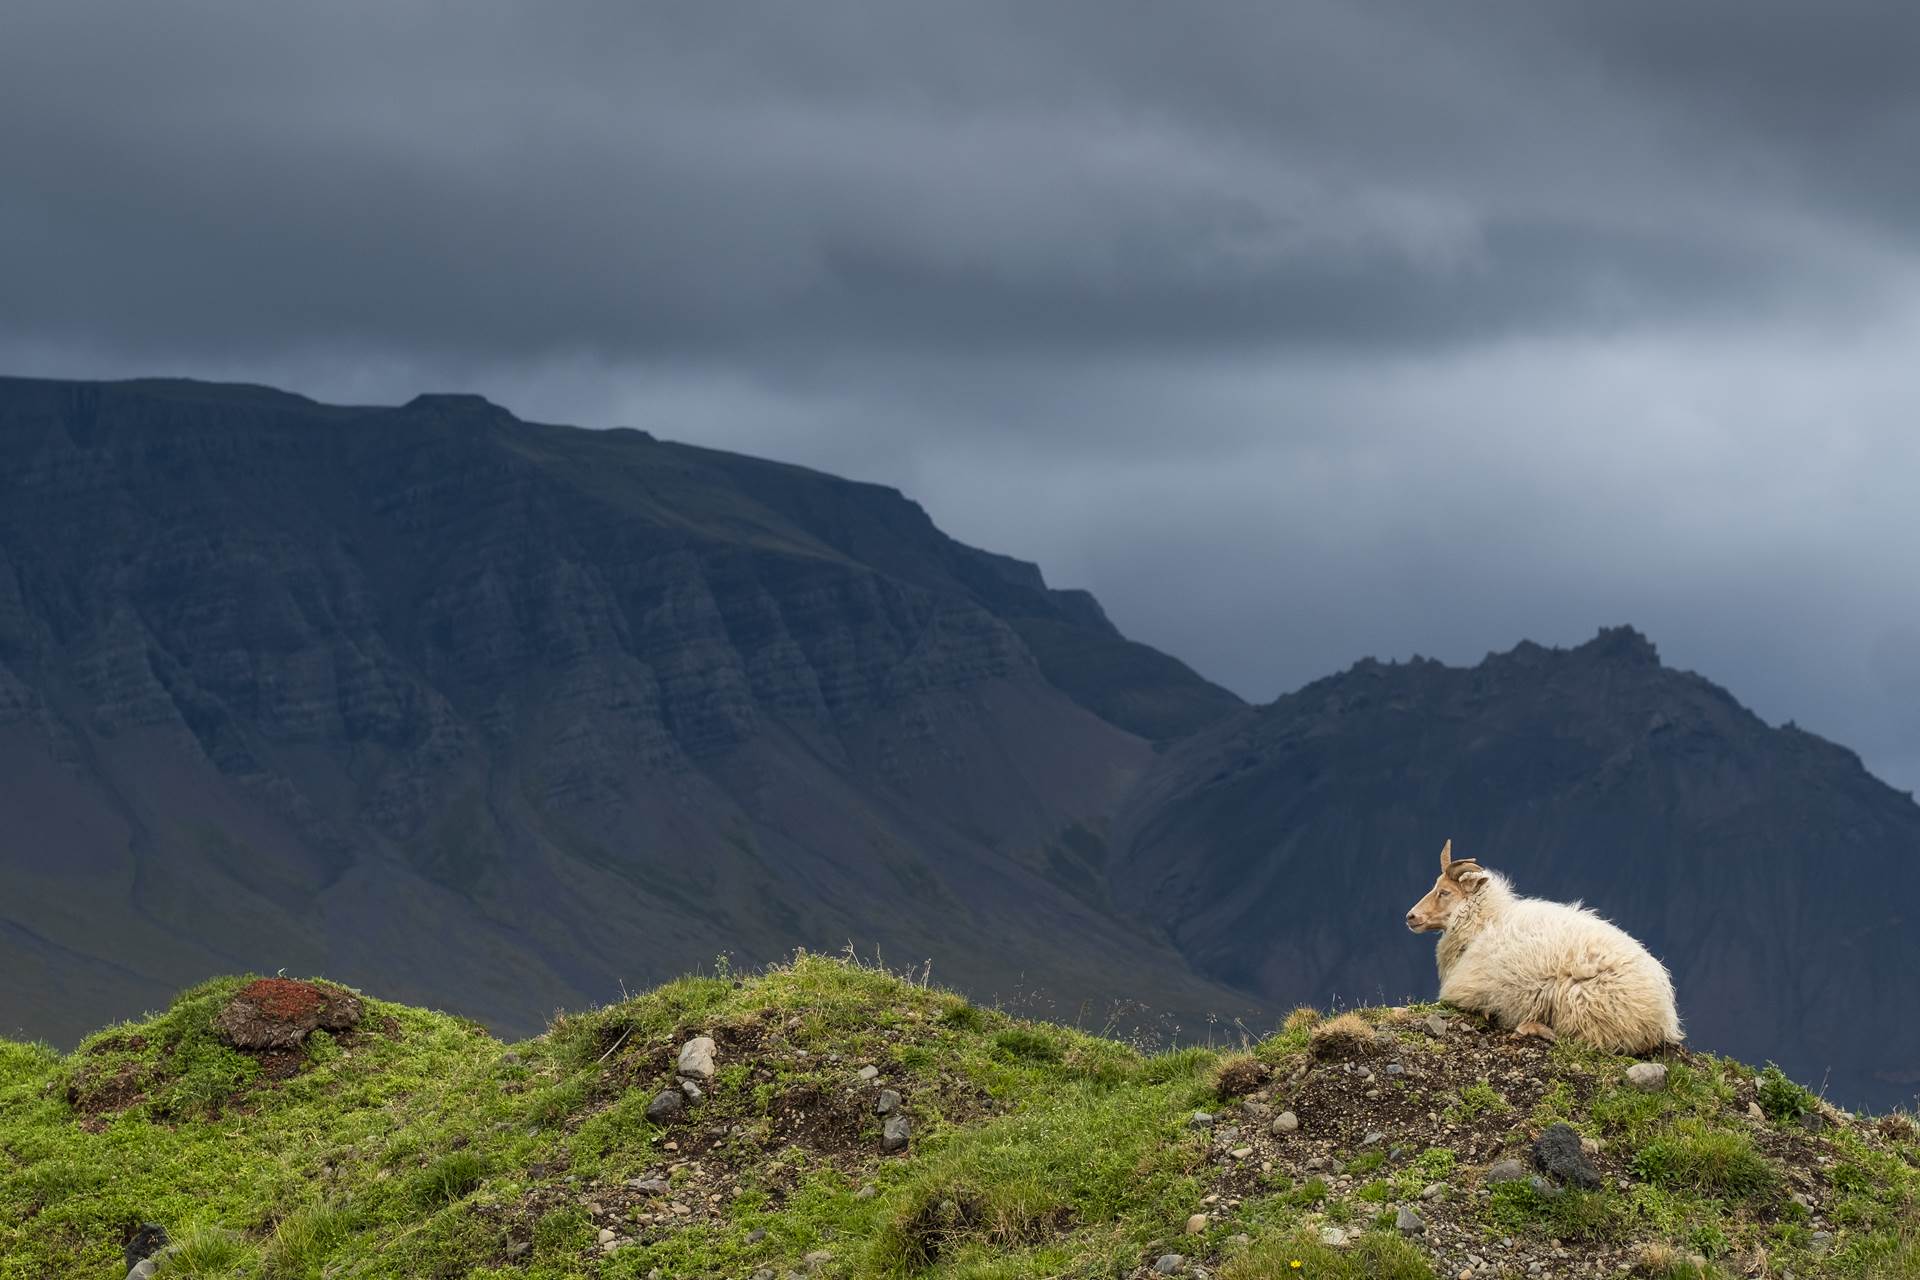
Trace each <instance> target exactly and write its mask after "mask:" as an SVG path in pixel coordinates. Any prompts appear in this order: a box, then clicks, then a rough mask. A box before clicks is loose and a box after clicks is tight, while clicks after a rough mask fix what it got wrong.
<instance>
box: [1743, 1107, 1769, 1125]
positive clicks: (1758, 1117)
mask: <svg viewBox="0 0 1920 1280" xmlns="http://www.w3.org/2000/svg"><path fill="white" fill-rule="evenodd" d="M1747 1119H1749V1120H1752V1121H1754V1122H1755V1123H1756V1124H1765V1123H1766V1122H1767V1113H1766V1112H1764V1111H1762V1110H1761V1109H1760V1104H1759V1103H1757V1102H1749V1103H1748V1104H1747Z"/></svg>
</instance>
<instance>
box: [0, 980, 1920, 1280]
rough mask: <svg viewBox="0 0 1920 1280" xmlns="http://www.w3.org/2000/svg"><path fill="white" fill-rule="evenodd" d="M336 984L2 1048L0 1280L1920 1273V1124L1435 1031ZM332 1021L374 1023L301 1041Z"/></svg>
mask: <svg viewBox="0 0 1920 1280" xmlns="http://www.w3.org/2000/svg"><path fill="white" fill-rule="evenodd" d="M319 991H320V993H321V994H320V995H319V996H314V995H313V989H312V988H308V987H306V986H305V984H295V983H288V982H282V981H279V980H264V981H250V980H248V979H244V978H225V979H219V980H216V981H213V982H209V983H206V984H204V985H202V986H199V987H196V988H194V989H193V990H191V991H188V992H186V993H184V994H183V995H181V996H180V997H179V998H178V999H177V1000H176V1001H175V1002H174V1003H173V1004H172V1006H171V1007H170V1008H169V1009H168V1010H167V1011H166V1012H165V1013H163V1014H160V1015H159V1016H157V1017H153V1018H150V1019H148V1020H146V1021H142V1022H135V1023H128V1024H125V1025H122V1026H118V1027H114V1028H111V1029H109V1030H106V1031H102V1032H100V1033H98V1034H96V1035H94V1036H92V1037H91V1038H89V1039H88V1040H87V1041H86V1042H85V1043H84V1044H82V1045H81V1047H80V1048H79V1049H78V1050H77V1051H76V1052H74V1053H72V1054H71V1055H67V1056H61V1055H59V1054H57V1053H55V1052H54V1051H52V1050H50V1049H48V1048H46V1047H44V1046H39V1045H31V1044H18V1043H12V1042H5V1041H0V1280H41V1278H42V1277H63V1278H64V1277H102V1278H103V1280H104V1278H105V1277H114V1280H118V1278H119V1277H121V1276H123V1275H125V1274H126V1271H127V1269H128V1266H129V1261H128V1259H127V1258H126V1257H125V1256H123V1252H122V1245H123V1241H124V1240H125V1238H126V1234H127V1231H128V1228H130V1227H131V1226H132V1225H134V1224H136V1223H140V1222H149V1223H155V1224H159V1225H160V1226H163V1227H164V1228H165V1229H166V1231H167V1232H168V1233H169V1235H170V1237H171V1239H172V1241H173V1244H172V1246H171V1247H170V1248H169V1249H167V1250H165V1251H163V1252H162V1253H161V1254H160V1255H159V1256H158V1258H157V1260H155V1262H154V1264H153V1266H152V1267H151V1269H152V1270H153V1271H154V1272H156V1273H157V1275H158V1276H161V1277H182V1278H184V1277H193V1278H196V1280H213V1278H215V1277H223V1278H236V1280H237V1278H239V1277H259V1278H261V1280H295V1278H304V1280H321V1278H323V1277H325V1278H329V1280H346V1278H348V1277H368V1278H371V1277H448V1278H451V1277H470V1276H503V1277H515V1278H516V1280H520V1278H524V1280H562V1278H571V1277H608V1278H620V1280H626V1278H637V1277H653V1276H657V1277H663V1278H664V1277H691V1276H715V1277H738V1278H740V1280H748V1278H749V1277H755V1276H758V1277H759V1278H760V1280H781V1278H782V1277H787V1276H790V1275H801V1276H812V1277H821V1278H822V1280H826V1278H830V1277H904V1276H923V1275H924V1276H951V1277H960V1276H965V1277H1015V1276H1021V1277H1025V1276H1032V1277H1040V1276H1143V1277H1144V1276H1157V1275H1184V1276H1189V1277H1193V1278H1194V1280H1207V1278H1208V1277H1212V1278H1213V1280H1253V1278H1255V1277H1265V1276H1292V1275H1304V1276H1321V1277H1326V1276H1351V1277H1361V1276H1367V1277H1375V1276H1386V1277H1406V1278H1410V1280H1411V1278H1415V1277H1429V1276H1442V1277H1456V1276H1460V1275H1463V1274H1470V1275H1472V1276H1476V1277H1492V1276H1527V1275H1546V1276H1561V1275H1567V1276H1620V1275H1655V1276H1687V1275H1726V1276H1738V1275H1766V1276H1787V1275H1793V1276H1798V1277H1808V1276H1874V1277H1882V1276H1893V1277H1904V1276H1920V1134H1917V1133H1916V1130H1915V1127H1914V1125H1913V1123H1912V1121H1911V1118H1910V1117H1907V1116H1903V1115H1891V1116H1885V1117H1879V1118H1872V1117H1864V1116H1851V1115H1847V1114H1845V1113H1842V1112H1839V1111H1837V1110H1835V1109H1833V1108H1831V1107H1829V1106H1826V1105H1825V1104H1824V1103H1822V1102H1820V1101H1819V1100H1818V1099H1816V1098H1815V1097H1813V1096H1812V1095H1811V1094H1809V1093H1807V1092H1806V1091H1805V1090H1804V1089H1801V1088H1800V1087H1799V1086H1797V1085H1794V1084H1793V1083H1791V1082H1790V1081H1788V1080H1787V1079H1785V1078H1784V1077H1782V1076H1780V1075H1779V1074H1778V1073H1777V1072H1769V1071H1762V1072H1756V1071H1755V1070H1754V1069H1753V1068H1751V1067H1748V1066H1744V1065H1741V1064H1739V1063H1736V1062H1732V1061H1729V1060H1725V1059H1720V1058H1715V1057H1711V1056H1708V1055H1704V1054H1695V1053H1691V1052H1679V1053H1675V1054H1672V1055H1671V1056H1669V1057H1666V1058H1664V1059H1662V1060H1659V1062H1658V1066H1660V1067H1664V1068H1665V1071H1664V1078H1663V1079H1658V1080H1655V1079H1649V1078H1647V1077H1658V1076H1660V1075H1661V1072H1660V1071H1659V1070H1657V1069H1656V1070H1642V1071H1640V1072H1637V1073H1636V1075H1637V1076H1639V1077H1641V1078H1640V1079H1638V1080H1635V1081H1630V1080H1629V1079H1628V1077H1627V1071H1628V1068H1630V1067H1632V1066H1633V1065H1634V1063H1633V1062H1632V1060H1629V1059H1620V1058H1614V1057H1610V1056H1606V1055H1601V1054H1597V1053H1594V1052H1592V1051H1588V1050H1584V1049H1582V1048H1581V1047H1580V1046H1577V1045H1572V1044H1566V1043H1562V1044H1558V1045H1553V1046H1546V1045H1542V1044H1540V1043H1537V1042H1533V1041H1516V1040H1513V1039H1511V1038H1509V1037H1507V1036H1504V1035H1501V1034H1498V1033H1495V1032H1493V1031H1491V1030H1489V1029H1488V1028H1486V1027H1485V1026H1484V1025H1483V1024H1481V1023H1480V1022H1479V1021H1478V1020H1476V1019H1474V1018H1472V1017H1469V1016H1466V1015H1462V1014H1460V1013H1458V1012H1456V1011H1453V1010H1449V1009H1444V1008H1440V1007H1438V1006H1422V1007H1414V1008H1382V1009H1364V1010H1359V1011H1356V1012H1354V1013H1352V1014H1348V1015H1342V1016H1340V1017H1338V1018H1333V1019H1330V1020H1323V1019H1322V1018H1321V1017H1320V1016H1319V1015H1317V1014H1313V1013H1311V1012H1308V1011H1302V1012H1299V1013H1296V1014H1295V1015H1294V1016H1292V1017H1290V1018H1289V1019H1288V1020H1287V1022H1286V1024H1285V1026H1284V1028H1282V1029H1281V1030H1279V1031H1277V1032H1276V1033H1275V1034H1273V1035H1271V1036H1269V1037H1267V1038H1265V1039H1262V1040H1259V1041H1257V1042H1249V1043H1244V1044H1238V1043H1237V1044H1236V1045H1234V1046H1232V1047H1215V1048H1184V1049H1179V1050H1175V1051H1171V1052H1161V1053H1144V1052H1141V1051H1139V1050H1137V1049H1136V1048H1134V1047H1131V1046H1129V1045H1127V1044H1123V1043H1119V1042H1117V1041H1114V1040H1110V1039H1103V1038H1100V1037H1098V1036H1094V1035H1088V1034H1084V1033H1082V1032H1079V1031H1075V1030H1070V1029H1066V1028H1062V1027H1059V1026H1054V1025H1050V1024H1046V1023H1035V1022H1028V1021H1022V1020H1019V1019H1016V1018H1012V1017H1009V1016H1007V1015H1005V1014H1003V1013H1001V1012H998V1011H995V1010H991V1009H983V1008H979V1007H977V1006H975V1005H972V1004H969V1003H968V1002H966V1001H965V1000H963V999H962V998H960V997H958V996H956V995H954V994H952V993H950V992H946V991H943V990H939V989H937V988H933V987H930V986H926V985H922V984H919V983H916V982H914V981H912V980H910V979H908V978H904V977H901V976H898V975H894V974H889V973H887V972H884V971H881V970H878V969H874V968H869V967H864V966H861V965H859V964H855V963H850V962H847V961H842V960H830V959H824V958H820V957H816V956H807V955H802V956H800V957H798V958H797V959H796V960H795V961H794V962H792V963H791V964H787V965H784V966H780V967H776V968H772V969H769V970H767V971H764V972H760V973H756V974H752V975H733V974H730V973H727V972H726V971H725V970H724V967H723V969H722V971H721V972H720V973H718V974H717V975H712V976H700V977H690V978H685V979H682V980H680V981H677V982H673V983H670V984H668V985H666V986H663V987H660V988H658V989H657V990H654V991H651V992H648V993H646V994H644V995H640V996H636V997H634V998H632V999H630V1000H626V1001H623V1002H621V1003H618V1004H614V1005H609V1006H607V1007H604V1008H601V1009H597V1010H594V1011H592V1012H590V1013H584V1014H573V1015H564V1016H561V1017H559V1018H558V1019H557V1020H556V1021H555V1022H554V1023H553V1024H552V1026H551V1027H550V1028H549V1030H548V1031H547V1032H546V1033H545V1034H543V1035H541V1036H538V1037H536V1038H534V1039H532V1040H529V1041H527V1042H524V1043H521V1044H505V1043H502V1042H500V1041H498V1040H495V1039H494V1038H492V1037H491V1036H489V1035H488V1034H487V1033H486V1032H485V1031H484V1030H483V1029H482V1028H480V1027H479V1026H477V1025H476V1024H473V1023H471V1022H467V1021H464V1020H461V1019H457V1018H452V1017H448V1016H445V1015H442V1014H438V1013H432V1012H428V1011H425V1010H421V1009H415V1008H409V1007H406V1006H403V1005H398V1004H390V1003H387V1002H384V1001H381V1000H378V999H373V998H370V997H364V996H362V997H359V998H358V999H357V1000H355V999H353V998H351V997H350V996H349V995H348V994H347V993H345V992H344V991H341V990H340V989H338V988H333V987H331V986H322V987H320V988H319ZM241 992H246V993H248V994H247V995H246V996H245V997H244V998H242V999H241V1000H240V1001H238V1002H237V1003H236V999H235V998H236V995H238V994H239V993H241ZM249 1000H250V1001H252V1002H253V1003H251V1004H248V1003H247V1001H249ZM302 1000H307V1001H308V1002H309V1004H313V1003H314V1002H315V1001H317V1002H318V1004H315V1005H314V1007H321V1006H324V1008H323V1010H322V1014H321V1015H320V1016H321V1017H322V1018H323V1019H324V1017H325V1016H330V1014H329V1011H331V1012H332V1013H338V1012H339V1011H340V1010H341V1009H348V1010H349V1011H350V1015H351V1016H354V1017H357V1021H354V1022H353V1025H351V1026H347V1025H345V1024H346V1023H347V1021H349V1016H350V1015H348V1014H343V1015H341V1016H340V1017H339V1018H338V1019H337V1020H336V1021H334V1022H330V1023H325V1025H332V1026H335V1027H336V1030H334V1031H332V1032H329V1031H327V1030H312V1031H310V1032H307V1033H306V1034H304V1036H303V1037H302V1038H299V1039H298V1042H297V1043H292V1044H289V1043H287V1042H286V1039H285V1038H283V1040H282V1041H281V1042H278V1043H267V1042H268V1041H270V1040H271V1039H272V1036H273V1034H274V1027H273V1025H272V1023H271V1019H272V1018H274V1017H277V1016H280V1015H281V1014H282V1013H287V1016H289V1017H292V1016H294V1015H295V1014H298V1013H300V1012H301V1008H302V1004H301V1002H302ZM329 1002H331V1003H329ZM288 1011H291V1012H288ZM289 1025H295V1024H291V1023H290V1024H289ZM300 1025H312V1019H309V1022H308V1023H307V1024H300ZM263 1028H264V1029H263ZM297 1030H298V1025H296V1031H297ZM248 1037H253V1041H252V1042H255V1043H262V1044H265V1045H266V1047H262V1048H257V1049H251V1050H242V1049H235V1048H233V1047H231V1046H230V1044H229V1041H232V1040H234V1039H236V1038H237V1039H240V1040H242V1041H243V1042H246V1041H247V1040H248ZM699 1037H710V1039H711V1044H710V1045H707V1044H705V1043H703V1042H701V1041H700V1040H699V1039H698V1038H699ZM708 1049H710V1055H709V1053H708V1052H703V1050H708ZM681 1076H684V1078H686V1079H687V1080H688V1081H689V1082H690V1084H691V1085H692V1087H691V1088H687V1087H683V1086H682V1085H681V1084H680V1081H679V1079H677V1078H676V1077H681ZM650 1116H651V1117H652V1118H650ZM1556 1126H1564V1127H1556ZM1543 1135H1545V1139H1544V1141H1542V1137H1543ZM1537 1147H1538V1148H1539V1149H1540V1154H1536V1148H1537ZM1542 1160H1544V1161H1545V1163H1544V1164H1542V1163H1541V1161H1542ZM1583 1184H1585V1185H1583Z"/></svg>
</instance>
